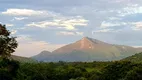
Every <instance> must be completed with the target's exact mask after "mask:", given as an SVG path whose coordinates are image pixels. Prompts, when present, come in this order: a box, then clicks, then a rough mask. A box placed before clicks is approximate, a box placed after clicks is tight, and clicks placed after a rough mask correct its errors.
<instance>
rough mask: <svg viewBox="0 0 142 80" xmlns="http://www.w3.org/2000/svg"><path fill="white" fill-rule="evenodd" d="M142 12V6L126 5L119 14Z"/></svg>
mask: <svg viewBox="0 0 142 80" xmlns="http://www.w3.org/2000/svg"><path fill="white" fill-rule="evenodd" d="M138 13H142V6H132V7H125V8H123V9H122V10H120V11H119V16H126V15H131V14H138Z"/></svg>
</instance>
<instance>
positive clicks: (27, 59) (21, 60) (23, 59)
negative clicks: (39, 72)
mask: <svg viewBox="0 0 142 80" xmlns="http://www.w3.org/2000/svg"><path fill="white" fill-rule="evenodd" d="M11 58H12V59H14V60H17V61H19V62H28V63H31V62H36V60H35V59H32V58H27V57H21V56H15V55H12V56H11Z"/></svg>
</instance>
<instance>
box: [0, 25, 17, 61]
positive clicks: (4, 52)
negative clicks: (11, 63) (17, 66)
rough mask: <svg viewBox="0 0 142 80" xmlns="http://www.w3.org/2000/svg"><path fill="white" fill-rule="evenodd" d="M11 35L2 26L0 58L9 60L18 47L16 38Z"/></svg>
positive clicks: (0, 30)
mask: <svg viewBox="0 0 142 80" xmlns="http://www.w3.org/2000/svg"><path fill="white" fill-rule="evenodd" d="M10 33H11V32H10V31H9V30H7V29H6V26H5V25H2V24H0V57H2V58H8V57H9V56H10V55H11V53H13V52H15V49H16V48H17V46H18V43H17V41H16V39H15V38H16V37H12V36H10Z"/></svg>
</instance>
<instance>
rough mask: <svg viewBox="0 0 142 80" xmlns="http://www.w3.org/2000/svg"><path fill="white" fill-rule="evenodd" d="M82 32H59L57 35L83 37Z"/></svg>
mask: <svg viewBox="0 0 142 80" xmlns="http://www.w3.org/2000/svg"><path fill="white" fill-rule="evenodd" d="M83 34H84V33H83V32H70V31H60V32H58V33H57V35H64V36H83Z"/></svg>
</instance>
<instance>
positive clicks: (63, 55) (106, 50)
mask: <svg viewBox="0 0 142 80" xmlns="http://www.w3.org/2000/svg"><path fill="white" fill-rule="evenodd" d="M137 52H139V51H138V50H137V49H136V48H134V47H131V46H126V45H116V44H110V43H106V42H103V41H100V40H97V39H93V38H89V37H84V38H82V39H81V40H78V41H76V42H74V43H71V44H68V45H65V46H63V47H60V48H58V49H56V50H54V51H53V52H48V51H47V52H46V51H45V52H44V56H41V55H43V52H41V53H40V54H38V55H36V56H34V57H32V58H34V59H36V60H40V61H60V60H61V61H110V60H120V59H122V58H125V57H128V56H131V55H134V54H135V53H137Z"/></svg>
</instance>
